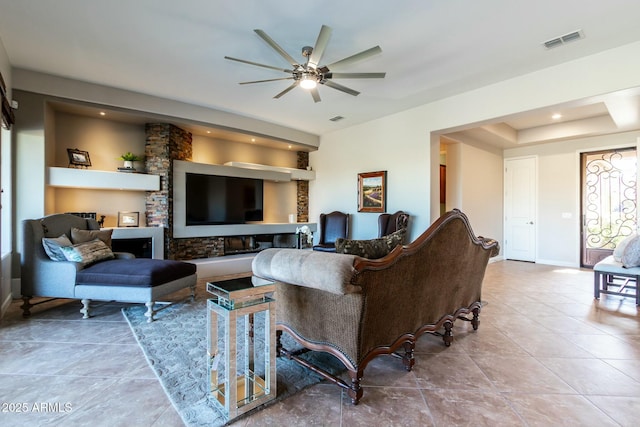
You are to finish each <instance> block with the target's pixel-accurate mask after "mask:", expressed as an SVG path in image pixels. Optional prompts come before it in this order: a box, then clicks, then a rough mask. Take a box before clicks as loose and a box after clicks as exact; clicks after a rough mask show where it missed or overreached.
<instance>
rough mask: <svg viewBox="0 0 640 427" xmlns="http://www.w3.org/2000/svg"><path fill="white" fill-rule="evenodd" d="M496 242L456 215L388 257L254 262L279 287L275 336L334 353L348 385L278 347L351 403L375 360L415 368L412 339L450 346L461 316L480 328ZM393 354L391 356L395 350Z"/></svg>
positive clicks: (291, 256)
mask: <svg viewBox="0 0 640 427" xmlns="http://www.w3.org/2000/svg"><path fill="white" fill-rule="evenodd" d="M498 251H499V248H498V243H497V242H496V241H495V240H491V239H485V238H482V237H476V236H475V235H474V234H473V231H472V230H471V227H470V225H469V221H468V219H467V217H466V216H465V215H464V214H463V213H462V212H460V211H458V210H453V211H451V212H448V213H446V214H445V215H443V216H442V217H440V218H439V219H438V220H437V221H436V222H435V223H434V224H433V225H431V226H430V227H429V228H428V229H427V230H426V231H425V232H424V233H423V234H422V235H421V236H420V237H418V238H417V239H416V240H415V241H413V242H412V243H410V244H408V245H406V246H396V247H395V248H394V249H393V250H392V251H391V252H390V253H389V254H388V255H387V256H385V257H383V258H379V259H364V258H360V257H358V256H356V255H347V254H334V253H322V252H312V251H300V250H295V249H266V250H264V251H262V252H260V253H259V254H258V255H257V256H256V257H255V258H254V260H253V266H252V267H253V274H254V275H255V276H258V277H262V278H265V279H269V280H273V281H275V282H276V295H277V299H278V304H277V315H276V329H277V330H278V332H279V334H280V335H281V334H282V332H283V331H284V332H287V333H288V334H289V335H291V336H292V337H293V339H294V340H295V341H297V342H298V343H299V344H300V345H302V346H303V347H304V348H305V349H306V350H307V351H309V350H311V351H321V352H326V353H329V354H332V355H333V356H335V357H336V358H337V359H338V360H340V361H341V362H342V363H343V364H344V366H345V367H346V368H347V371H348V374H349V377H350V380H351V381H350V383H349V382H348V381H345V380H344V379H342V378H338V377H336V376H334V375H332V374H331V373H329V372H326V371H324V370H323V369H321V368H319V367H317V366H314V365H312V364H311V363H310V362H308V360H306V359H304V358H302V357H299V352H293V351H290V350H288V349H284V348H282V345H281V343H280V340H278V349H279V354H280V355H281V356H285V357H288V358H290V359H293V360H295V361H296V362H298V363H300V364H302V365H303V366H306V367H307V368H310V369H312V370H313V371H314V372H316V373H318V374H320V375H322V376H324V377H325V378H327V379H329V380H330V381H331V382H332V383H334V384H337V385H338V386H340V387H343V388H345V389H346V390H347V393H348V394H349V397H350V398H351V401H352V403H353V404H357V403H358V401H359V400H360V398H361V397H362V394H363V390H362V387H361V386H360V381H361V379H362V377H363V373H364V370H365V368H366V367H367V365H368V363H369V362H371V360H373V359H374V358H375V357H376V356H379V355H382V354H391V355H395V356H397V357H399V358H400V359H402V362H403V364H404V367H405V369H406V370H408V371H410V370H411V369H412V367H413V365H414V363H415V361H414V348H415V344H416V340H417V339H418V338H419V337H420V336H421V335H422V334H424V333H433V334H437V335H441V336H443V339H444V343H445V345H447V346H448V345H450V344H451V342H452V340H453V333H452V327H453V323H454V322H455V321H456V320H458V319H464V320H468V321H470V322H471V325H472V327H473V329H477V328H478V326H479V314H480V309H481V306H482V304H481V289H482V281H483V278H484V274H485V270H486V267H487V264H488V262H489V258H490V257H492V256H496V255H497V254H498ZM396 352H398V353H396Z"/></svg>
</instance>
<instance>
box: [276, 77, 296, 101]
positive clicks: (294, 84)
mask: <svg viewBox="0 0 640 427" xmlns="http://www.w3.org/2000/svg"><path fill="white" fill-rule="evenodd" d="M296 86H298V82H297V81H296V82H293V84H292V85H291V86H289V87H288V88H286V89H285V90H283V91H282V92H280V93H279V94H277V95H276V96H274V98H275V99H278V98H280V97H281V96H282V95H286V94H287V93H288V92H289V91H290V90H291V89H293V88H294V87H296Z"/></svg>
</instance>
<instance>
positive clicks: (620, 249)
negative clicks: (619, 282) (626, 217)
mask: <svg viewBox="0 0 640 427" xmlns="http://www.w3.org/2000/svg"><path fill="white" fill-rule="evenodd" d="M636 236H637V234H632V235H630V236H627V237H625V238H624V239H623V240H622V241H621V242H620V243H618V244H617V245H616V248H615V249H614V250H613V259H614V260H616V261H617V262H622V254H623V253H624V249H625V248H626V247H627V245H628V244H629V242H631V241H632V240H633V239H634V238H635V237H636Z"/></svg>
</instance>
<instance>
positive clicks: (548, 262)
mask: <svg viewBox="0 0 640 427" xmlns="http://www.w3.org/2000/svg"><path fill="white" fill-rule="evenodd" d="M536 264H544V265H555V266H557V267H568V268H580V264H579V263H574V262H566V261H558V260H554V259H537V260H536Z"/></svg>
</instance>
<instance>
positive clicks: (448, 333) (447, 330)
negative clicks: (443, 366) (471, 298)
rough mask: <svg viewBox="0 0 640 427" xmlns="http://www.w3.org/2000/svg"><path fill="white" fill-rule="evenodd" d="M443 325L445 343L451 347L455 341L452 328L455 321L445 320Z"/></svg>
mask: <svg viewBox="0 0 640 427" xmlns="http://www.w3.org/2000/svg"><path fill="white" fill-rule="evenodd" d="M443 326H444V334H443V335H442V339H443V340H444V345H446V346H447V347H449V346H450V345H451V343H452V342H453V331H452V330H451V329H452V328H453V322H452V321H450V320H447V321H446V322H444V325H443Z"/></svg>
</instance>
